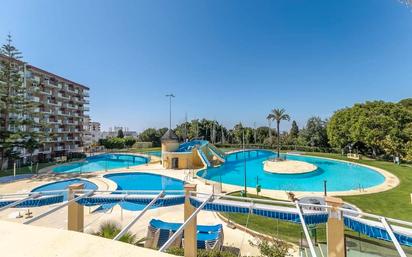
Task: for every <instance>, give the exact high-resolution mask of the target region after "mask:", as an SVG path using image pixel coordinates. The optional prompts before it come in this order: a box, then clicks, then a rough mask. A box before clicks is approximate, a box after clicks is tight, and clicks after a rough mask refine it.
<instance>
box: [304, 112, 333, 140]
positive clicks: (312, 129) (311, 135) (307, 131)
mask: <svg viewBox="0 0 412 257" xmlns="http://www.w3.org/2000/svg"><path fill="white" fill-rule="evenodd" d="M300 135H301V136H302V137H303V138H304V141H305V142H307V144H308V145H309V146H312V147H328V146H329V144H328V136H327V130H326V121H323V120H322V119H321V118H320V117H311V118H309V119H308V121H307V123H306V126H305V128H304V129H302V130H301V131H300Z"/></svg>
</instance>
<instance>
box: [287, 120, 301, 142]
mask: <svg viewBox="0 0 412 257" xmlns="http://www.w3.org/2000/svg"><path fill="white" fill-rule="evenodd" d="M289 133H290V136H291V137H292V138H297V137H298V135H299V127H298V124H297V123H296V121H292V127H291V128H290V132H289Z"/></svg>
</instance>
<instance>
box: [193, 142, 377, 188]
mask: <svg viewBox="0 0 412 257" xmlns="http://www.w3.org/2000/svg"><path fill="white" fill-rule="evenodd" d="M245 156H246V174H247V175H246V181H247V182H246V184H247V186H248V187H256V184H257V180H258V181H259V182H258V183H259V184H260V185H261V186H262V188H264V189H274V190H284V191H312V192H322V191H323V181H324V180H326V181H327V190H328V191H346V190H352V189H354V190H358V189H359V186H361V187H363V188H368V187H372V186H376V185H379V184H381V183H383V182H384V180H385V178H384V176H382V175H381V174H380V173H379V172H377V171H375V170H372V169H369V168H367V167H364V166H360V165H356V164H353V163H346V162H340V161H334V160H329V159H324V158H317V157H309V156H300V155H286V158H287V159H289V160H297V161H305V162H308V163H312V164H314V165H316V166H317V167H318V169H317V170H315V171H313V172H310V173H306V174H294V175H289V174H272V173H268V172H265V171H264V170H263V161H265V160H267V159H270V158H274V157H275V153H273V152H271V151H266V150H256V151H250V152H248V151H247V152H246V153H245ZM283 156H284V157H285V155H283ZM244 163H245V162H244V158H243V153H242V152H239V153H237V154H236V153H233V154H229V155H227V161H226V163H224V164H223V165H221V166H220V167H216V168H208V169H206V170H202V171H199V172H198V175H199V176H201V177H203V178H205V179H209V180H213V181H217V182H220V181H221V182H223V183H227V184H232V185H238V186H243V185H244V167H245V165H244Z"/></svg>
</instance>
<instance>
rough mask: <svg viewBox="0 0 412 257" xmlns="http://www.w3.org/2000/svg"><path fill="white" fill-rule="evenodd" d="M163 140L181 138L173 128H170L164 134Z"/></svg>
mask: <svg viewBox="0 0 412 257" xmlns="http://www.w3.org/2000/svg"><path fill="white" fill-rule="evenodd" d="M161 140H162V141H163V140H176V141H177V140H179V138H178V137H177V136H176V134H175V132H173V130H171V129H169V130H168V131H166V133H165V134H164V135H163V136H162V138H161Z"/></svg>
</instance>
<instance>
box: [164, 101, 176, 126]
mask: <svg viewBox="0 0 412 257" xmlns="http://www.w3.org/2000/svg"><path fill="white" fill-rule="evenodd" d="M166 97H169V129H172V98H174V97H175V95H174V94H167V95H166Z"/></svg>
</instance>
